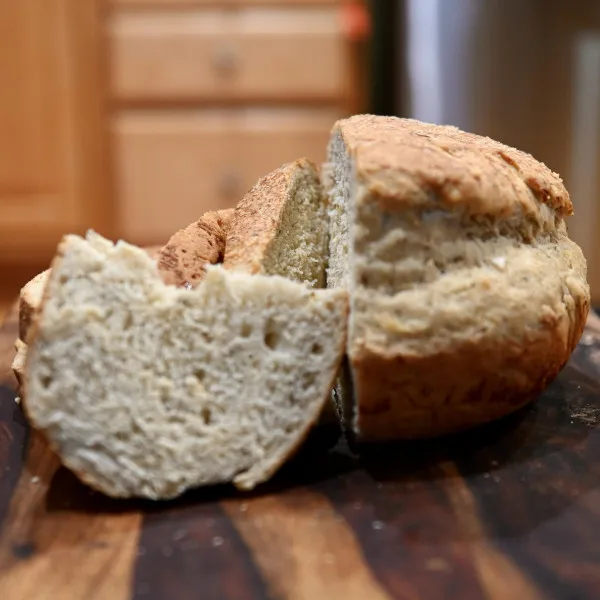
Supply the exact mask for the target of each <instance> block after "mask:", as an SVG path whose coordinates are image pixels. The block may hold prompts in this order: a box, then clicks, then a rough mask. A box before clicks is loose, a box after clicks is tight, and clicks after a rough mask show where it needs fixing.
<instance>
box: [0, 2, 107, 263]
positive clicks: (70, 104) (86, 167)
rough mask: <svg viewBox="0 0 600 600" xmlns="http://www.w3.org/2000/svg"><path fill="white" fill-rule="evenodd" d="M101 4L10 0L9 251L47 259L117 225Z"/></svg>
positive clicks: (3, 39) (6, 44) (2, 49)
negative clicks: (62, 242)
mask: <svg viewBox="0 0 600 600" xmlns="http://www.w3.org/2000/svg"><path fill="white" fill-rule="evenodd" d="M96 11H97V7H96V6H95V5H94V3H92V2H74V1H72V0H18V2H15V1H10V0H1V1H0V255H1V256H2V261H3V262H13V261H19V262H20V261H31V260H39V259H45V258H47V257H48V256H50V254H51V253H52V251H53V249H54V248H55V246H56V243H57V241H58V240H59V239H60V237H61V235H62V234H63V233H64V232H66V231H82V230H83V228H85V227H88V226H94V227H97V228H99V229H104V230H106V229H109V228H110V227H109V221H110V207H109V205H108V203H107V202H106V197H107V195H106V187H105V185H106V183H107V177H106V172H105V165H106V162H105V154H104V147H103V139H104V138H105V131H104V124H103V115H102V103H101V100H100V98H101V90H102V88H101V82H100V78H101V67H100V55H99V49H100V45H99V40H100V34H101V31H100V29H99V27H98V14H97V12H96Z"/></svg>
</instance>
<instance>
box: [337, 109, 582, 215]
mask: <svg viewBox="0 0 600 600" xmlns="http://www.w3.org/2000/svg"><path fill="white" fill-rule="evenodd" d="M335 132H339V133H340V134H341V136H342V138H343V140H344V143H345V145H346V148H347V149H348V151H349V153H350V155H351V156H352V158H353V160H354V167H355V170H356V179H357V182H358V185H359V186H364V188H365V191H366V192H367V193H365V194H359V197H358V199H357V201H361V200H363V201H368V200H369V199H376V201H378V202H379V203H380V204H381V205H382V207H387V208H389V209H392V210H403V209H414V208H418V207H422V208H424V209H435V208H436V207H437V208H445V209H449V210H464V211H466V212H467V213H468V214H471V215H487V216H490V217H499V218H502V217H510V216H512V215H519V214H524V215H530V216H534V217H537V216H538V215H539V211H540V204H545V205H547V206H549V207H551V208H552V209H553V210H555V211H556V213H557V214H558V215H559V216H566V215H569V214H571V213H572V212H573V206H572V204H571V200H570V198H569V193H568V192H567V190H566V189H565V187H564V185H563V183H562V181H561V179H560V177H559V176H558V175H557V174H556V173H553V172H552V171H551V170H550V169H548V168H547V167H546V166H545V165H544V164H542V163H540V162H538V161H537V160H535V159H534V158H533V157H532V156H531V155H529V154H527V153H525V152H521V151H520V150H516V149H514V148H511V147H509V146H505V145H504V144H501V143H500V142H497V141H494V140H491V139H489V138H485V137H481V136H478V135H474V134H471V133H466V132H463V131H461V130H459V129H457V128H455V127H449V126H438V125H431V124H427V123H421V122H419V121H415V120H412V119H400V118H397V117H380V116H373V115H357V116H354V117H351V118H349V119H344V120H342V121H338V122H337V123H336V125H335V126H334V133H335ZM374 142H376V143H374Z"/></svg>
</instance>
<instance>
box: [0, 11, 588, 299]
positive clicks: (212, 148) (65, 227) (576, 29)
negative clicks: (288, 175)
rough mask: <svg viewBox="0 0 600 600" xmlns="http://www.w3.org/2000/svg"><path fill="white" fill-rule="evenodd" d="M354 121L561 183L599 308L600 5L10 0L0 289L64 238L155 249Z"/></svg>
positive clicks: (0, 177) (4, 47)
mask: <svg viewBox="0 0 600 600" xmlns="http://www.w3.org/2000/svg"><path fill="white" fill-rule="evenodd" d="M359 112H373V113H377V114H395V115H399V116H412V117H415V118H419V119H422V120H425V121H430V122H436V123H448V124H455V125H458V126H459V127H461V128H463V129H466V130H468V131H472V132H475V133H480V134H484V135H489V136H491V137H493V138H496V139H498V140H500V141H503V142H505V143H508V144H510V145H514V146H516V147H518V148H521V149H523V150H526V151H529V152H531V153H532V154H533V155H534V156H535V157H536V158H538V159H540V160H542V161H544V162H545V163H546V164H547V165H548V166H550V167H551V168H552V169H553V170H555V171H558V172H559V173H560V174H561V175H562V176H563V178H564V179H565V181H566V183H567V186H568V188H569V190H570V192H571V195H572V198H573V200H574V203H575V208H576V216H575V217H573V218H572V219H571V220H570V231H571V233H572V235H573V237H574V238H575V239H576V240H577V241H578V243H579V244H580V245H581V246H582V247H583V248H584V251H585V253H586V256H587V258H588V264H589V279H590V282H591V284H592V288H593V294H594V298H595V300H596V302H598V301H600V267H599V266H598V261H597V260H596V258H597V257H600V247H599V244H600V241H599V240H598V236H597V232H598V228H599V226H600V216H599V215H598V210H599V190H598V181H597V175H596V174H597V168H598V161H599V155H598V147H599V143H600V2H598V0H577V1H576V2H566V1H564V0H371V1H368V0H351V1H347V0H328V1H327V0H0V288H1V289H0V291H1V292H2V294H3V295H4V296H7V295H10V294H14V293H16V290H18V287H19V286H20V285H22V284H23V283H24V282H25V281H26V280H27V279H28V278H29V277H30V276H32V275H33V274H35V273H36V272H38V271H39V270H41V269H43V268H45V267H46V265H47V263H48V261H49V260H50V258H51V256H52V254H53V252H54V250H55V247H56V243H57V241H58V240H59V239H60V236H61V235H62V234H64V233H65V232H79V233H82V232H84V231H85V230H86V229H87V228H88V227H94V228H95V229H97V230H98V231H99V232H101V233H102V234H104V235H106V236H108V237H111V238H119V237H120V238H124V239H127V240H128V241H131V242H134V243H137V244H160V243H163V242H165V241H166V240H167V239H168V237H169V236H170V235H171V233H173V232H174V231H175V230H177V229H178V228H181V227H183V226H185V225H187V224H188V223H190V222H192V221H194V220H195V219H197V218H198V217H199V216H200V215H201V214H202V213H203V212H204V211H206V210H210V209H218V208H225V207H228V206H234V205H235V204H236V203H237V201H238V200H239V199H240V198H241V197H242V195H243V194H244V192H245V191H246V190H247V189H248V188H249V187H251V186H252V184H253V183H254V182H255V181H256V179H257V178H258V177H260V176H261V175H263V174H265V173H267V172H268V171H270V170H272V169H274V168H276V167H277V166H279V165H280V164H281V163H283V162H286V161H288V160H292V159H294V158H297V157H300V156H307V157H309V158H311V159H312V160H314V161H316V162H321V161H322V160H323V159H324V157H325V149H326V144H327V139H328V135H329V130H330V128H331V125H332V124H333V122H334V121H335V120H336V119H338V118H340V117H343V116H347V115H350V114H353V113H359Z"/></svg>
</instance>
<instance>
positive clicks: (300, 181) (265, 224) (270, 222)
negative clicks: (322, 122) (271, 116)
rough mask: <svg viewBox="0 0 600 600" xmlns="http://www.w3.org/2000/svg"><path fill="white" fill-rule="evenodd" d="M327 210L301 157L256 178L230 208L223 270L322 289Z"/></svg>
mask: <svg viewBox="0 0 600 600" xmlns="http://www.w3.org/2000/svg"><path fill="white" fill-rule="evenodd" d="M327 229H328V225H327V210H326V207H325V196H324V194H323V190H322V187H321V182H320V179H319V173H318V170H317V168H316V167H315V165H314V164H313V163H311V162H310V161H308V160H306V159H304V158H302V159H299V160H296V161H294V162H292V163H288V164H285V165H283V166H281V167H280V168H279V169H277V170H275V171H273V172H272V173H269V174H268V175H266V176H265V177H263V178H262V179H260V180H259V181H258V182H257V183H256V185H255V186H254V187H253V188H252V189H251V190H250V191H249V192H248V193H247V194H246V195H245V196H244V198H243V199H242V200H241V201H240V203H239V204H238V206H237V207H236V209H235V212H234V214H233V218H232V221H231V226H230V228H229V232H228V234H227V242H226V248H225V259H224V263H223V264H224V266H225V268H226V269H234V270H239V271H243V272H247V273H263V274H266V275H281V276H283V277H287V278H288V279H291V280H293V281H300V282H303V283H305V284H306V285H309V286H310V287H317V288H318V287H324V286H325V266H326V262H327Z"/></svg>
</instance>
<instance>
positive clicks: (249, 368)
mask: <svg viewBox="0 0 600 600" xmlns="http://www.w3.org/2000/svg"><path fill="white" fill-rule="evenodd" d="M346 322H347V293H346V292H345V291H340V290H309V289H308V288H306V287H305V286H303V285H301V284H298V283H294V282H291V281H288V280H286V279H284V278H281V277H266V276H251V275H246V274H240V273H230V272H227V271H225V270H224V269H222V268H220V267H212V268H210V269H209V270H208V271H207V273H206V277H205V279H204V282H203V284H202V285H201V286H199V287H198V288H196V289H194V290H187V289H182V288H176V287H173V286H168V285H165V284H164V282H163V281H162V280H161V278H160V276H159V273H158V271H157V268H156V265H155V263H154V262H153V261H151V260H150V259H149V258H148V256H147V255H146V254H145V253H144V252H142V251H141V250H140V249H138V248H136V247H133V246H130V245H128V244H125V243H121V242H119V243H117V244H116V245H113V244H112V243H110V242H108V241H107V240H105V239H104V238H101V237H100V236H98V235H96V234H93V233H90V234H88V238H87V239H82V238H79V237H77V236H67V237H66V238H65V239H64V240H63V242H62V243H61V245H60V247H59V250H58V253H57V257H56V258H55V261H54V263H53V265H52V271H51V275H50V278H49V281H48V284H47V286H46V292H45V297H44V301H43V305H42V308H41V310H40V312H39V314H38V317H37V319H36V320H35V322H34V326H33V330H32V333H31V338H30V339H31V343H30V346H29V352H28V356H27V368H26V374H25V381H24V387H25V392H26V396H27V403H26V414H27V415H28V418H29V420H30V422H31V423H32V425H33V426H34V427H36V428H37V429H39V430H41V431H42V432H44V434H45V435H46V436H47V438H48V440H49V442H50V445H51V446H52V448H53V449H54V450H55V451H56V452H57V454H58V455H59V456H60V458H61V460H62V461H63V463H64V464H65V465H66V466H67V467H68V468H70V469H71V470H73V471H74V472H75V473H76V474H77V475H78V476H79V477H80V478H81V479H82V480H83V481H85V482H87V483H88V484H90V485H91V486H92V487H94V488H96V489H98V490H100V491H102V492H104V493H105V494H108V495H110V496H115V497H130V496H138V497H147V498H153V499H160V498H172V497H174V496H177V495H178V494H181V493H182V492H183V491H184V490H186V489H188V488H192V487H195V486H199V485H208V484H216V483H221V482H228V481H233V483H234V484H235V485H236V486H237V487H238V488H241V489H251V488H253V487H254V486H256V485H257V484H259V483H261V482H263V481H265V480H267V479H268V478H269V477H271V475H272V474H273V473H274V472H275V471H276V470H277V469H278V468H279V466H280V465H281V464H282V463H283V462H284V461H285V460H286V459H287V458H288V457H289V456H290V455H291V454H292V453H294V452H295V450H296V449H297V448H298V447H299V446H300V444H301V443H302V441H303V439H304V438H305V436H306V435H307V433H308V431H309V430H310V428H311V426H312V425H313V423H314V422H315V421H316V419H317V418H318V416H319V414H320V412H321V409H322V407H323V403H324V402H325V400H326V398H327V397H328V396H329V393H330V390H331V386H332V384H333V381H334V379H335V376H336V372H337V371H338V366H339V364H340V360H341V357H342V355H343V352H344V346H345V331H346Z"/></svg>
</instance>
